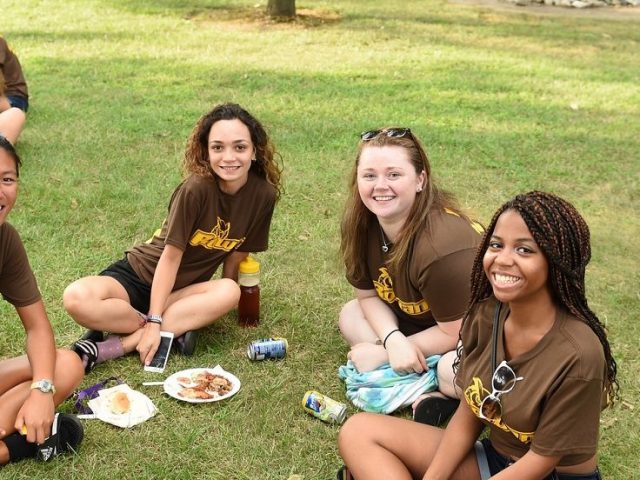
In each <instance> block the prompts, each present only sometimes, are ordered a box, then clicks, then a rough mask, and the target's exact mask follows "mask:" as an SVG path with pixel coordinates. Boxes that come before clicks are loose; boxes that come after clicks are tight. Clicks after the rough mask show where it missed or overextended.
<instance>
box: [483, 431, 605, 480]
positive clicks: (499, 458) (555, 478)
mask: <svg viewBox="0 0 640 480" xmlns="http://www.w3.org/2000/svg"><path fill="white" fill-rule="evenodd" d="M475 451H476V458H477V460H478V467H479V468H480V478H481V479H482V480H484V479H485V478H489V476H493V475H497V474H498V473H500V472H501V471H502V470H504V469H505V468H507V467H508V466H509V465H511V464H512V463H513V460H511V459H510V458H509V457H505V456H503V455H500V453H498V452H497V451H496V449H495V448H493V445H491V442H490V441H489V439H487V438H484V439H482V440H480V441H478V442H476V445H475ZM545 480H601V477H600V472H599V471H598V469H597V468H596V470H595V472H593V473H586V474H584V475H577V474H569V473H557V472H555V471H554V472H553V473H552V474H551V475H549V476H547V477H546V478H545Z"/></svg>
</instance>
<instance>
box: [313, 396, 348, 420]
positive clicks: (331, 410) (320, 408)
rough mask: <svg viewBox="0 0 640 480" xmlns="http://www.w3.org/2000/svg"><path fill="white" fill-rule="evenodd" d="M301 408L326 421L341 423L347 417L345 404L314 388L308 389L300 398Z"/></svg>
mask: <svg viewBox="0 0 640 480" xmlns="http://www.w3.org/2000/svg"><path fill="white" fill-rule="evenodd" d="M302 408H304V410H305V411H306V412H307V413H308V414H309V415H313V416H314V417H316V418H319V419H320V420H322V421H323V422H327V423H342V422H344V419H345V418H346V417H347V406H346V405H345V404H344V403H340V402H337V401H335V400H333V399H332V398H329V397H327V396H326V395H322V394H321V393H319V392H316V391H315V390H309V391H308V392H307V393H305V394H304V397H303V399H302Z"/></svg>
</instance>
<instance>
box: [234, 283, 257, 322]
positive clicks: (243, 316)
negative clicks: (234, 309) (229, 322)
mask: <svg viewBox="0 0 640 480" xmlns="http://www.w3.org/2000/svg"><path fill="white" fill-rule="evenodd" d="M259 320H260V286H259V285H254V286H252V287H246V286H244V285H240V301H239V302H238V323H239V324H240V325H242V326H243V327H257V326H258V322H259Z"/></svg>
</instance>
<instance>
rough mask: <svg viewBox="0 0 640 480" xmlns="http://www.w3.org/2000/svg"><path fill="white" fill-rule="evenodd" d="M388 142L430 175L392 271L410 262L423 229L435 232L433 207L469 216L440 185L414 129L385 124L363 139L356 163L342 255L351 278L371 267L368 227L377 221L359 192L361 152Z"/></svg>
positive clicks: (344, 222)
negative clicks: (400, 132) (431, 220)
mask: <svg viewBox="0 0 640 480" xmlns="http://www.w3.org/2000/svg"><path fill="white" fill-rule="evenodd" d="M389 130H407V131H406V133H405V134H403V135H402V136H389V135H386V132H388V131H389ZM374 133H375V131H374ZM385 146H396V147H401V148H404V149H405V150H406V151H407V154H408V157H409V161H410V162H411V163H412V165H413V167H414V168H415V171H416V173H417V174H418V175H419V174H420V173H421V172H423V171H424V172H425V176H426V178H425V182H424V188H423V189H422V192H420V193H418V194H417V195H416V199H415V201H414V203H413V206H412V207H411V210H410V212H409V216H408V217H407V220H406V222H405V224H404V226H403V227H402V229H401V230H400V233H399V235H398V239H397V240H396V242H395V244H394V246H393V250H392V252H391V255H390V257H389V260H388V262H387V268H388V269H389V272H391V273H397V272H399V271H402V269H403V268H404V267H405V265H406V262H407V254H408V251H409V249H410V247H411V245H412V243H413V240H414V238H415V237H416V236H417V234H418V233H419V232H422V231H425V230H426V232H427V234H428V235H431V234H432V232H431V229H430V225H429V215H430V214H431V212H432V211H434V210H436V211H444V210H445V209H447V210H449V211H451V212H453V213H456V214H457V215H460V216H461V217H463V218H466V219H468V216H467V215H466V214H464V212H462V210H461V208H460V206H459V204H458V201H457V200H456V198H455V197H454V196H453V194H451V193H449V192H447V191H444V190H441V189H440V188H438V186H437V185H436V182H435V181H434V179H433V177H432V175H431V165H430V164H429V159H428V158H427V153H426V152H425V150H424V148H423V147H422V144H421V143H420V140H418V138H417V137H415V136H414V135H413V133H411V130H410V129H401V128H398V129H395V128H394V129H392V128H390V127H387V128H383V129H381V130H379V131H378V133H377V134H376V135H373V136H369V138H368V139H367V140H361V141H360V144H359V145H358V153H357V155H356V161H355V165H354V166H353V170H352V172H351V179H350V182H349V196H348V198H347V202H346V204H345V209H344V214H343V216H342V224H341V232H342V239H341V242H340V250H341V253H342V259H343V261H344V264H345V267H346V270H347V276H348V277H350V278H360V277H362V276H363V275H364V274H365V272H366V271H367V259H366V257H365V252H366V251H367V248H366V247H367V240H368V239H367V230H368V228H369V224H370V223H371V222H373V221H375V222H377V219H376V216H375V214H373V213H372V212H371V211H370V210H369V209H368V208H367V207H366V206H365V205H364V203H363V202H362V199H361V198H360V193H359V192H358V164H359V163H360V156H361V155H362V151H363V150H364V149H366V148H374V147H378V148H379V147H385Z"/></svg>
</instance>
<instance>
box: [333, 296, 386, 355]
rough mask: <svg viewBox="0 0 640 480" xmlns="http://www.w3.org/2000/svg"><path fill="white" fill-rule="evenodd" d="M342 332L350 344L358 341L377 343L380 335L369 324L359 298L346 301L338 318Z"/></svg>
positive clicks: (352, 344)
mask: <svg viewBox="0 0 640 480" xmlns="http://www.w3.org/2000/svg"><path fill="white" fill-rule="evenodd" d="M338 326H339V327H340V333H342V336H343V337H344V339H345V340H346V341H347V343H348V344H349V345H350V346H354V345H356V344H358V343H376V342H377V341H378V340H379V339H378V335H376V332H374V331H373V329H372V328H371V327H370V326H369V322H367V319H366V318H365V316H364V313H363V312H362V309H361V308H360V304H359V303H358V300H356V299H353V300H351V301H349V302H347V303H345V305H344V307H342V310H341V311H340V316H339V319H338Z"/></svg>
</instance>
